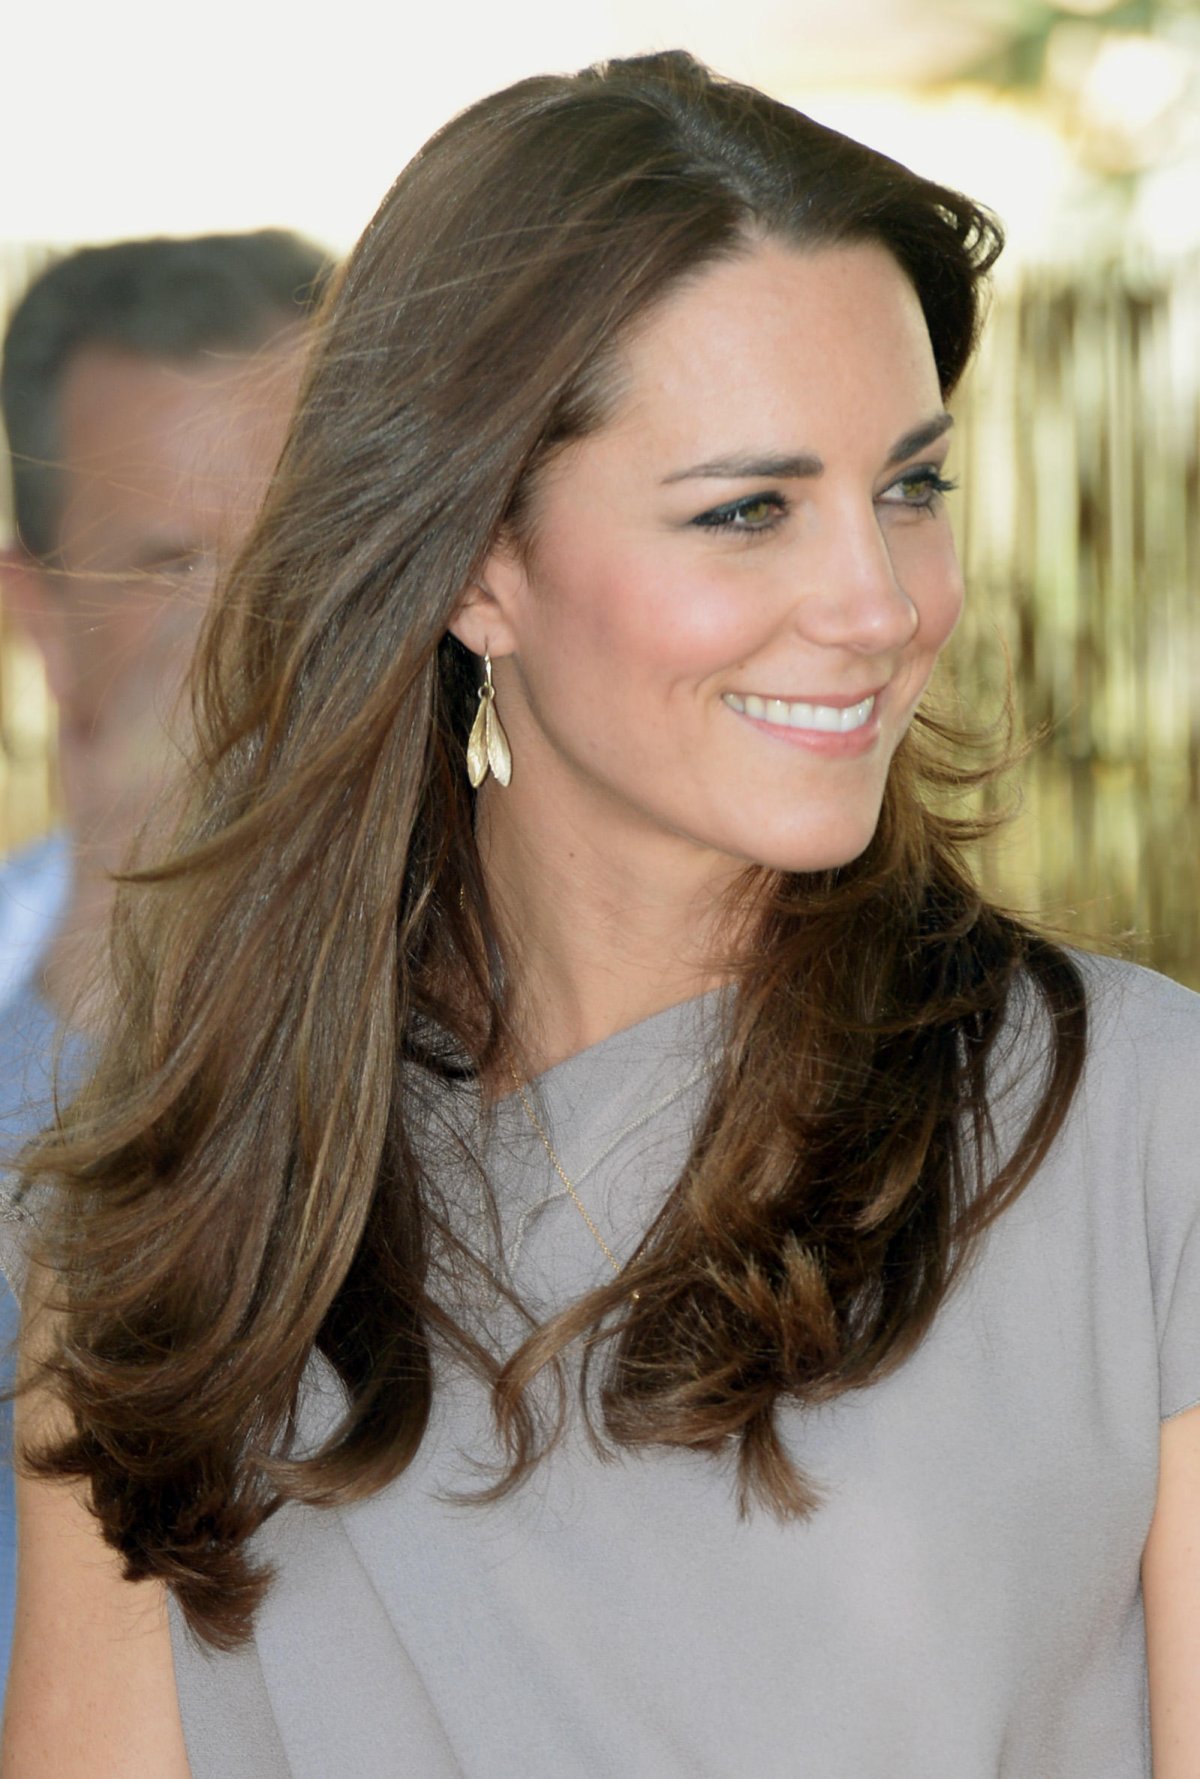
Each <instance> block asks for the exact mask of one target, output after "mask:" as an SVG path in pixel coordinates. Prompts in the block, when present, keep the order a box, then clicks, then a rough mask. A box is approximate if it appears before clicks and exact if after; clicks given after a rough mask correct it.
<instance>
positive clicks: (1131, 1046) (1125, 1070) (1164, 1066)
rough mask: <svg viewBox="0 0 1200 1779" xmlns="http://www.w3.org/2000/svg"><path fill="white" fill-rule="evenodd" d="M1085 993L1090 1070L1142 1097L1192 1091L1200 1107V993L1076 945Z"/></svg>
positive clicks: (1113, 1085)
mask: <svg viewBox="0 0 1200 1779" xmlns="http://www.w3.org/2000/svg"><path fill="white" fill-rule="evenodd" d="M1070 956H1071V959H1072V961H1073V962H1074V964H1075V965H1076V967H1077V968H1078V970H1079V972H1080V975H1081V976H1082V978H1083V983H1084V988H1085V991H1086V994H1087V1013H1088V1045H1087V1049H1088V1072H1089V1075H1090V1076H1091V1077H1092V1079H1093V1081H1095V1080H1096V1078H1097V1077H1099V1078H1100V1079H1102V1080H1103V1082H1104V1083H1105V1084H1106V1086H1108V1087H1109V1088H1110V1089H1115V1088H1117V1087H1118V1085H1119V1084H1120V1082H1121V1081H1122V1080H1124V1081H1125V1082H1126V1083H1127V1084H1128V1086H1129V1087H1130V1088H1133V1089H1136V1091H1137V1092H1138V1093H1139V1095H1145V1094H1146V1093H1147V1092H1149V1093H1151V1094H1152V1095H1154V1094H1155V1093H1156V1091H1161V1092H1164V1093H1167V1094H1170V1093H1172V1092H1174V1091H1175V1090H1176V1089H1180V1090H1182V1089H1184V1088H1186V1089H1187V1092H1188V1095H1189V1098H1191V1099H1194V1100H1195V1102H1196V1106H1197V1108H1200V1093H1198V1092H1197V1086H1198V1085H1200V1083H1198V1077H1197V1069H1198V1067H1200V994H1197V993H1195V992H1194V991H1193V990H1192V989H1190V988H1185V987H1184V986H1183V985H1182V983H1179V982H1175V981H1173V980H1172V978H1170V977H1169V976H1162V975H1160V974H1159V973H1158V972H1157V971H1155V970H1149V969H1146V968H1145V967H1144V966H1142V965H1140V964H1132V963H1127V962H1125V961H1123V960H1122V959H1119V958H1110V957H1101V956H1098V955H1096V954H1095V953H1090V952H1081V951H1072V952H1071V953H1070Z"/></svg>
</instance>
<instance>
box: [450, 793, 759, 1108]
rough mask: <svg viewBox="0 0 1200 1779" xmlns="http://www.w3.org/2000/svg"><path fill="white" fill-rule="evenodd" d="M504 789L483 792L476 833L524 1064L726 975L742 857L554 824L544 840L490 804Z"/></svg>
mask: <svg viewBox="0 0 1200 1779" xmlns="http://www.w3.org/2000/svg"><path fill="white" fill-rule="evenodd" d="M507 795H508V793H507V792H494V791H493V792H491V793H490V794H489V795H488V796H486V797H483V798H481V799H480V812H479V814H480V820H479V842H480V850H481V855H482V858H483V865H484V874H485V877H486V880H487V884H488V893H489V897H490V899H491V902H492V907H493V912H494V915H495V918H496V921H497V924H498V927H499V931H500V938H501V943H502V946H503V949H504V953H505V958H506V963H507V967H508V971H509V979H510V983H511V985H512V991H513V1015H514V1024H515V1027H516V1032H517V1037H518V1041H519V1044H520V1047H521V1059H520V1060H521V1065H522V1067H523V1068H524V1070H525V1071H526V1072H527V1073H529V1074H533V1073H539V1072H541V1071H542V1070H543V1069H547V1068H551V1067H553V1066H554V1064H555V1063H558V1062H561V1061H563V1060H564V1059H565V1058H566V1057H568V1056H573V1055H575V1054H576V1053H577V1052H578V1051H581V1050H585V1049H587V1048H588V1047H589V1046H591V1045H592V1044H597V1043H599V1042H600V1041H601V1040H602V1039H604V1038H607V1037H610V1036H611V1035H612V1034H613V1033H614V1032H618V1031H624V1030H625V1029H627V1028H628V1027H629V1026H632V1025H636V1024H638V1023H639V1022H640V1021H641V1020H643V1019H648V1018H649V1017H650V1016H651V1015H652V1014H655V1013H659V1012H662V1011H663V1009H664V1008H667V1007H672V1006H677V1005H678V1004H680V1003H681V1002H683V1001H686V1000H690V999H692V998H693V996H696V995H699V994H702V993H704V992H705V991H706V990H707V989H710V988H716V987H718V986H720V984H721V983H723V982H725V981H727V980H728V979H729V974H730V971H729V967H728V963H727V961H726V959H727V955H728V947H729V939H730V932H729V917H728V912H727V907H728V891H729V889H730V887H731V885H732V884H733V882H734V881H736V879H737V878H738V877H739V876H740V875H741V874H742V867H740V866H738V865H737V864H736V863H733V862H731V861H729V860H721V861H714V860H713V859H712V857H711V856H708V857H705V856H702V855H700V854H699V852H698V850H697V849H696V848H693V847H688V846H686V845H685V844H683V843H668V844H664V843H663V837H662V836H661V835H655V836H648V837H647V840H646V844H645V845H644V846H640V847H638V846H633V847H630V846H623V847H620V848H616V847H612V846H607V847H606V846H605V845H603V844H602V843H600V838H599V832H598V831H595V832H589V831H588V830H586V829H585V830H584V831H583V832H582V833H581V832H578V831H576V832H574V833H572V832H570V831H569V830H566V829H564V827H563V826H562V825H557V827H556V832H555V838H556V841H557V844H551V843H550V841H549V837H548V836H543V835H542V834H540V833H539V832H538V830H539V829H540V828H541V827H542V823H540V822H536V821H535V822H534V823H533V824H532V828H533V831H532V832H531V831H530V828H529V827H527V826H525V825H524V824H519V823H517V822H514V821H510V820H509V819H507V812H505V813H500V812H499V811H498V810H497V803H496V799H498V797H499V796H507ZM497 817H498V819H497ZM670 838H671V837H667V840H668V842H669V841H670Z"/></svg>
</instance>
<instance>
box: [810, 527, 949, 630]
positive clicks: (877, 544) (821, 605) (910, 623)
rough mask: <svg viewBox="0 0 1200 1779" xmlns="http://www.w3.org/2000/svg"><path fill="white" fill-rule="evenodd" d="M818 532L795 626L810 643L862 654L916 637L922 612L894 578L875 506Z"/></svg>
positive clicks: (811, 543)
mask: <svg viewBox="0 0 1200 1779" xmlns="http://www.w3.org/2000/svg"><path fill="white" fill-rule="evenodd" d="M822 530H824V531H825V533H826V535H825V536H823V537H820V538H814V537H812V536H811V535H810V537H809V539H808V540H807V542H808V545H809V548H808V550H807V551H806V556H807V560H806V563H805V573H804V592H803V594H802V596H801V597H800V598H798V599H797V601H796V623H797V626H798V627H799V628H800V629H801V630H802V631H803V633H804V635H805V637H806V638H807V639H808V640H809V641H810V642H815V643H819V644H821V645H822V646H824V647H829V648H846V649H853V650H855V651H857V652H858V653H861V654H864V655H886V654H889V653H894V652H895V651H896V650H899V649H902V648H904V647H905V646H906V645H907V644H908V643H910V642H911V641H912V639H913V637H914V636H915V635H916V632H917V626H918V624H919V622H920V616H919V613H918V611H917V607H916V605H915V604H914V603H913V601H912V599H910V597H909V595H908V594H907V593H906V592H905V590H904V588H903V586H902V585H901V584H900V581H899V580H898V578H897V575H896V568H895V564H894V563H893V561H892V556H891V552H890V550H889V548H888V541H887V537H886V535H885V533H884V530H883V527H882V526H881V525H880V523H879V518H878V515H877V513H876V512H875V509H874V507H873V506H872V507H871V508H870V509H869V510H868V511H867V512H866V513H861V512H859V513H855V514H854V515H853V516H852V517H849V516H846V515H842V516H840V517H839V519H838V521H837V522H836V523H833V522H832V521H830V522H828V523H827V524H826V525H825V526H823V527H822ZM814 544H815V545H816V546H817V547H816V548H813V546H814Z"/></svg>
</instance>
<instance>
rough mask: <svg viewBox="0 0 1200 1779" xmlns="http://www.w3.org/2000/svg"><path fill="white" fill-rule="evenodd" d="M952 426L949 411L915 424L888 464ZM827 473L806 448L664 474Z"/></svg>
mask: <svg viewBox="0 0 1200 1779" xmlns="http://www.w3.org/2000/svg"><path fill="white" fill-rule="evenodd" d="M953 425H954V417H953V415H951V414H946V413H942V414H935V415H934V417H933V419H932V420H924V421H922V423H921V425H920V426H914V427H913V428H912V430H911V432H906V433H904V434H903V435H902V437H900V438H898V439H897V440H896V443H895V444H894V445H893V446H892V448H891V450H890V451H889V452H888V456H887V463H886V465H885V467H886V468H887V469H891V468H892V467H893V466H894V465H895V464H897V463H904V462H905V461H906V459H908V458H909V457H913V456H915V455H916V453H917V452H918V451H923V450H924V449H925V448H926V446H928V445H932V444H933V443H934V441H935V440H936V439H940V438H941V437H942V434H943V433H946V432H949V430H950V428H951V427H952V426H953ZM824 472H825V465H824V464H823V463H822V462H821V459H820V458H819V457H817V456H816V455H815V454H814V453H812V452H811V451H803V452H800V453H799V454H798V455H796V456H792V457H752V456H750V455H748V454H747V455H743V456H734V457H716V458H713V459H712V460H711V461H710V462H708V463H695V464H693V465H692V467H691V468H690V469H681V470H676V472H675V474H674V475H670V476H664V477H663V486H664V487H666V486H667V485H668V484H669V483H671V482H690V481H693V480H699V479H704V478H708V479H711V480H713V481H728V482H764V481H765V482H769V481H785V480H793V479H795V480H805V479H807V478H810V477H813V476H820V475H823V474H824Z"/></svg>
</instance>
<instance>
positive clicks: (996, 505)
mask: <svg viewBox="0 0 1200 1779" xmlns="http://www.w3.org/2000/svg"><path fill="white" fill-rule="evenodd" d="M958 409H959V415H958V419H959V433H960V435H961V436H960V438H959V440H958V447H959V449H958V459H957V461H958V463H959V465H960V470H961V477H962V484H963V486H962V492H961V494H960V495H959V496H958V497H956V498H957V499H958V500H959V501H960V502H961V504H960V506H959V509H958V524H959V527H960V542H961V546H962V551H963V558H964V566H965V570H966V578H967V588H968V608H967V612H966V614H965V618H964V622H963V625H962V627H961V630H960V633H959V636H958V638H957V641H956V644H955V648H954V655H953V658H952V664H953V667H954V670H955V673H956V677H957V679H958V683H959V686H960V688H961V691H962V694H963V697H964V700H965V702H966V703H967V706H968V708H971V707H973V706H977V707H978V708H979V709H980V710H982V711H985V712H986V711H994V710H995V709H996V706H997V703H998V700H999V689H1000V687H1001V685H1002V683H1003V676H1004V674H1005V672H1006V671H1007V664H1006V659H1005V656H1006V654H1007V657H1008V658H1009V659H1010V660H1011V663H1012V670H1013V675H1014V678H1015V682H1016V688H1017V693H1018V700H1019V705H1020V709H1021V712H1022V715H1023V718H1024V721H1025V723H1026V725H1027V726H1028V728H1029V729H1030V730H1032V731H1035V732H1036V731H1038V730H1044V731H1045V738H1044V739H1043V740H1042V742H1041V745H1040V746H1039V747H1038V748H1037V750H1036V752H1035V753H1034V755H1033V756H1032V758H1031V759H1030V760H1029V761H1028V763H1027V764H1026V766H1025V767H1024V769H1023V771H1022V774H1021V786H1022V790H1023V802H1024V807H1023V810H1022V811H1021V813H1020V815H1019V816H1018V818H1017V819H1016V821H1015V822H1014V823H1013V824H1012V825H1011V826H1009V827H1008V828H1007V829H1005V830H1003V831H1002V833H1001V835H999V836H998V837H996V838H995V839H994V840H993V841H991V842H990V843H989V844H988V845H987V846H986V847H985V848H984V849H983V850H982V853H981V857H980V870H981V873H982V875H983V878H984V881H985V882H986V884H987V885H988V887H989V889H991V890H993V891H995V892H996V893H997V894H998V895H999V896H1000V897H1002V898H1003V899H1006V900H1009V901H1010V902H1012V903H1014V904H1015V905H1016V906H1018V907H1022V908H1025V909H1030V910H1034V911H1040V912H1042V913H1044V914H1045V916H1046V917H1047V918H1048V919H1049V920H1051V921H1052V922H1056V923H1060V924H1062V925H1064V926H1066V927H1067V928H1068V929H1075V930H1078V931H1081V932H1085V933H1091V934H1093V935H1095V936H1097V937H1100V938H1106V939H1108V940H1110V941H1111V940H1112V939H1114V938H1116V937H1118V936H1120V935H1125V936H1126V939H1125V947H1124V948H1125V949H1127V950H1129V951H1130V952H1131V953H1132V954H1133V955H1136V956H1138V957H1140V958H1141V959H1143V961H1146V962H1150V963H1153V964H1155V965H1156V966H1157V967H1158V968H1160V969H1163V970H1165V971H1167V972H1169V973H1170V974H1173V975H1176V976H1178V977H1179V978H1180V979H1181V980H1183V981H1186V982H1189V983H1191V984H1193V985H1194V986H1196V987H1200V465H1198V458H1200V262H1196V263H1191V264H1187V265H1184V266H1181V267H1177V268H1175V270H1174V272H1173V274H1172V275H1171V277H1170V278H1169V279H1168V278H1166V277H1165V276H1164V277H1153V276H1149V275H1148V276H1144V277H1139V276H1134V275H1132V274H1131V273H1129V272H1128V271H1126V270H1124V269H1122V268H1120V267H1110V268H1107V269H1101V270H1097V271H1095V272H1093V273H1091V274H1089V275H1088V276H1087V277H1086V278H1080V279H1079V280H1078V281H1075V282H1071V283H1064V282H1062V281H1052V280H1048V279H1042V280H1037V279H1033V280H1030V281H1029V282H1027V283H1026V284H1025V285H1024V286H1023V287H1022V288H1020V289H1018V290H1015V291H1012V292H1009V293H1006V294H1004V295H1003V296H1002V297H1001V298H1000V299H999V300H998V301H997V302H996V304H995V306H994V309H993V313H992V316H991V319H990V323H989V327H988V331H987V333H986V335H985V339H984V345H983V349H982V351H981V354H980V357H979V361H978V363H977V364H976V366H975V367H974V368H973V370H972V372H971V374H970V379H969V382H968V384H967V386H966V387H965V388H964V390H963V395H962V398H961V399H960V401H959V403H958Z"/></svg>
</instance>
